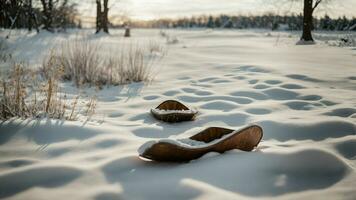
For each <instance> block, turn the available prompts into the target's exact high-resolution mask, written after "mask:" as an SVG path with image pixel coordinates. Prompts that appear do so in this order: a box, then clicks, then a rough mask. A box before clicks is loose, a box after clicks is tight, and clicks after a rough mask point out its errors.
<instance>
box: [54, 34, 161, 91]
mask: <svg viewBox="0 0 356 200" xmlns="http://www.w3.org/2000/svg"><path fill="white" fill-rule="evenodd" d="M120 47H121V48H120V49H119V50H118V51H119V52H118V53H117V50H116V51H112V52H115V53H109V56H107V55H106V56H104V55H102V53H103V51H104V50H105V49H104V48H102V46H100V45H98V43H94V42H92V41H88V40H85V39H74V40H70V41H67V42H65V43H64V44H63V45H62V47H61V49H60V51H57V52H56V53H55V57H56V59H57V61H56V62H57V63H59V64H60V65H61V66H62V67H63V71H64V74H63V75H62V78H63V79H65V80H72V81H74V83H75V84H76V86H81V85H89V86H98V87H99V88H101V87H102V86H104V85H120V84H128V83H131V82H140V81H149V80H150V78H151V70H152V65H153V64H154V63H157V61H159V60H160V58H162V57H163V56H164V55H165V50H164V48H163V46H162V45H160V43H158V42H153V41H150V42H149V43H148V44H146V45H138V44H133V43H130V44H128V45H127V46H125V45H123V46H120Z"/></svg>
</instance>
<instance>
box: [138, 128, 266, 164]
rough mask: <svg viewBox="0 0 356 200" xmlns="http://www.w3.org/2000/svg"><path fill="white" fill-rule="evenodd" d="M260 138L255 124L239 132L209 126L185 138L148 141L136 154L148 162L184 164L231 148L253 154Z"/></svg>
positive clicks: (259, 131) (261, 133) (260, 130)
mask: <svg viewBox="0 0 356 200" xmlns="http://www.w3.org/2000/svg"><path fill="white" fill-rule="evenodd" d="M262 136H263V130H262V128H261V127H260V126H257V125H252V126H248V127H245V128H243V129H240V130H231V129H226V128H220V127H210V128H207V129H205V130H203V131H201V132H199V133H197V134H195V135H193V136H191V137H190V138H187V139H178V140H172V139H162V140H159V141H149V142H146V143H145V144H143V145H142V146H141V147H140V148H139V150H138V151H139V154H140V156H141V157H143V158H147V159H150V160H155V161H170V162H187V161H190V160H194V159H197V158H199V157H201V156H203V155H204V154H206V153H208V152H219V153H224V152H225V151H229V150H232V149H240V150H243V151H252V150H253V149H254V148H255V147H256V146H257V145H258V144H259V143H260V141H261V139H262Z"/></svg>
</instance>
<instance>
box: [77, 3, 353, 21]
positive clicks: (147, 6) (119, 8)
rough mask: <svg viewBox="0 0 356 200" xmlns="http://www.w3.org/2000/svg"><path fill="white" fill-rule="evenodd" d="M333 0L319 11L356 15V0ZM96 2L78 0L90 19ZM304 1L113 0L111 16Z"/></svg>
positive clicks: (276, 7) (241, 10)
mask: <svg viewBox="0 0 356 200" xmlns="http://www.w3.org/2000/svg"><path fill="white" fill-rule="evenodd" d="M330 1H331V2H330V3H328V4H325V3H324V4H321V5H320V6H319V7H318V9H317V10H316V13H315V14H316V15H319V16H320V15H324V14H325V13H328V14H329V15H330V16H332V17H338V16H343V15H346V16H347V17H353V16H355V17H356V0H330ZM94 2H95V0H86V1H79V0H78V4H79V10H80V13H81V14H82V15H84V16H86V17H87V18H88V20H89V18H90V17H94V16H95V3H94ZM272 2H276V3H272ZM283 2H285V1H283ZM302 2H303V0H300V1H299V2H298V1H297V2H295V3H282V1H281V0H109V4H110V5H111V9H110V13H109V14H110V16H115V15H122V14H124V15H125V16H128V17H130V18H132V19H143V20H148V19H156V18H161V17H169V18H174V17H184V16H187V17H189V16H192V15H200V14H221V13H226V14H237V15H238V14H241V15H254V14H263V13H266V12H274V13H279V14H281V15H283V14H291V13H293V12H295V13H300V12H301V11H302V7H301V6H302Z"/></svg>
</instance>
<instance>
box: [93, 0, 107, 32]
mask: <svg viewBox="0 0 356 200" xmlns="http://www.w3.org/2000/svg"><path fill="white" fill-rule="evenodd" d="M108 3H109V0H103V2H102V0H96V33H99V32H100V31H101V30H103V31H104V32H105V33H109V19H108V15H109V7H108Z"/></svg>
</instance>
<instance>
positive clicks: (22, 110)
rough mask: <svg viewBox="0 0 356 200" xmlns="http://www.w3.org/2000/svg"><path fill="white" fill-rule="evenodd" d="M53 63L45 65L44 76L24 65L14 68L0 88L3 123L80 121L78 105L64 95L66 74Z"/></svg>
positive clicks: (52, 60)
mask: <svg viewBox="0 0 356 200" xmlns="http://www.w3.org/2000/svg"><path fill="white" fill-rule="evenodd" d="M53 62H54V59H53V58H51V59H49V60H47V62H44V64H43V65H44V66H43V68H42V70H41V71H40V72H41V73H39V72H38V71H34V70H30V69H29V68H28V67H27V66H25V65H24V64H18V63H17V64H14V66H13V67H12V69H11V71H10V73H9V74H8V77H6V78H4V80H3V81H2V83H1V86H0V92H1V94H0V120H7V119H10V118H12V117H19V118H40V117H49V118H54V119H67V120H75V119H76V115H77V112H78V109H77V108H76V104H75V106H73V105H72V106H71V101H69V100H67V96H66V94H63V93H62V92H61V91H60V87H59V78H60V76H61V74H62V73H63V72H62V71H61V68H60V67H58V66H57V67H56V65H53ZM49 66H53V67H49ZM78 98H79V96H77V98H76V99H77V100H78ZM77 100H76V101H77ZM90 101H92V100H90ZM93 101H94V100H93ZM92 104H95V103H92ZM88 109H89V107H88ZM92 112H94V111H92Z"/></svg>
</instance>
